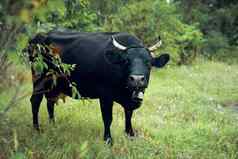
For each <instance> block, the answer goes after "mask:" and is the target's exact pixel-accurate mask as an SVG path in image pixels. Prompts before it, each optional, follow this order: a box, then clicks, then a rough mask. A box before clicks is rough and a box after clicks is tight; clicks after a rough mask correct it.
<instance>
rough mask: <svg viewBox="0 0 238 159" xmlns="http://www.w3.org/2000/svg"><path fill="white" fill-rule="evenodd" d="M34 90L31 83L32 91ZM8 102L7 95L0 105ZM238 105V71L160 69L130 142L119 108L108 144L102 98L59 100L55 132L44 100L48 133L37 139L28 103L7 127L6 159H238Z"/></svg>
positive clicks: (204, 66) (0, 134)
mask: <svg viewBox="0 0 238 159" xmlns="http://www.w3.org/2000/svg"><path fill="white" fill-rule="evenodd" d="M30 86H31V84H30V83H26V86H25V87H26V88H25V89H27V90H30V89H31V87H30ZM8 93H11V91H9V92H8ZM8 96H9V95H8V94H7V91H6V92H5V93H4V94H1V95H0V98H1V102H2V103H3V102H4V101H7V97H8ZM230 103H232V104H230ZM237 103H238V65H227V64H224V63H218V62H204V61H200V62H198V63H197V64H194V65H192V66H181V67H173V66H170V67H167V68H165V69H161V70H153V73H152V76H151V81H150V86H149V88H148V89H147V92H146V96H145V99H144V103H143V105H142V107H141V108H140V109H138V110H136V112H135V114H134V117H133V125H134V128H135V130H136V132H137V134H138V137H136V138H134V139H128V138H127V137H126V136H125V134H124V112H123V109H122V108H121V107H120V106H119V105H118V104H114V111H113V124H112V127H111V130H112V135H113V139H114V145H113V147H109V146H107V145H105V144H104V142H103V141H102V139H103V122H102V119H101V112H100V107H99V103H98V101H97V100H91V101H77V100H72V99H70V98H68V99H67V102H66V103H63V102H60V103H59V105H57V106H56V112H55V113H56V124H55V125H54V126H53V125H51V124H49V123H48V115H47V111H46V104H45V101H44V103H42V105H41V111H40V123H41V128H42V129H43V133H41V134H38V133H37V132H35V131H34V130H33V129H32V119H31V107H30V102H29V98H26V99H25V100H24V101H22V102H21V103H20V104H19V105H18V106H17V107H15V108H14V109H12V110H11V111H10V112H9V113H8V114H7V116H5V117H2V119H1V121H0V159H5V158H11V159H22V158H30V159H31V158H32V159H71V158H74V159H76V158H88V159H94V158H98V159H101V158H103V159H104V158H116V159H118V158H131V159H132V158H133V159H159V158H161V159H167V158H168V159H169V158H176V159H191V158H202V159H205V158H212V159H225V158H227V159H237V158H238V111H237V110H236V109H235V108H234V106H232V105H236V104H237ZM224 105H225V107H224ZM1 109H3V108H1ZM1 109H0V110H1Z"/></svg>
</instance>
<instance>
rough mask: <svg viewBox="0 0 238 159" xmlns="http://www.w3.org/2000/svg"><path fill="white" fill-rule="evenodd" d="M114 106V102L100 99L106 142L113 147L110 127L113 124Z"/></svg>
mask: <svg viewBox="0 0 238 159" xmlns="http://www.w3.org/2000/svg"><path fill="white" fill-rule="evenodd" d="M112 105H113V101H112V100H108V99H100V107H101V112H102V119H103V122H104V141H105V142H106V144H110V145H112V137H111V131H110V126H111V123H112Z"/></svg>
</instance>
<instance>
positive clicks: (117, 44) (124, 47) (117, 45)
mask: <svg viewBox="0 0 238 159" xmlns="http://www.w3.org/2000/svg"><path fill="white" fill-rule="evenodd" d="M112 43H113V45H114V46H115V47H116V48H118V49H119V50H126V49H127V47H126V46H123V45H121V44H120V43H119V42H117V41H116V39H115V38H114V37H113V36H112Z"/></svg>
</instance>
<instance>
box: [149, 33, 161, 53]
mask: <svg viewBox="0 0 238 159" xmlns="http://www.w3.org/2000/svg"><path fill="white" fill-rule="evenodd" d="M161 45H162V41H161V39H160V37H159V41H158V42H157V43H156V44H155V45H153V46H151V47H149V48H148V49H149V50H150V51H151V52H153V51H155V50H157V49H158V48H159V47H160V46H161Z"/></svg>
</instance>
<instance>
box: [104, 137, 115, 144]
mask: <svg viewBox="0 0 238 159" xmlns="http://www.w3.org/2000/svg"><path fill="white" fill-rule="evenodd" d="M104 141H105V144H106V145H109V146H112V145H113V141H112V138H111V137H109V138H107V139H104Z"/></svg>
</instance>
